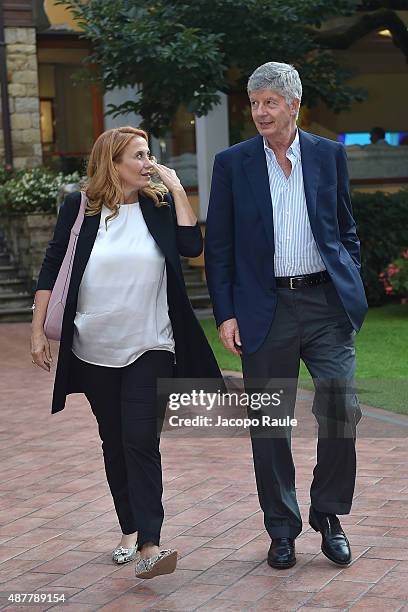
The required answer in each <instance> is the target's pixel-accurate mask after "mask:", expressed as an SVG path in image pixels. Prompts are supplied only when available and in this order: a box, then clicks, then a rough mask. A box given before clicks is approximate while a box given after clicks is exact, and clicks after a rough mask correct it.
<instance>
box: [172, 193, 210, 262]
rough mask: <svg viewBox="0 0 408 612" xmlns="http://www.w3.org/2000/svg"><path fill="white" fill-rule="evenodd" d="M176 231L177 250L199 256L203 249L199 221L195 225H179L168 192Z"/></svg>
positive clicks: (185, 255)
mask: <svg viewBox="0 0 408 612" xmlns="http://www.w3.org/2000/svg"><path fill="white" fill-rule="evenodd" d="M164 199H165V200H166V202H168V203H169V205H170V209H171V213H172V217H173V221H174V225H175V231H176V241H177V250H178V252H179V254H180V255H182V256H183V257H198V256H199V255H201V253H202V251H203V237H202V234H201V229H200V225H199V224H198V222H197V223H196V224H195V225H178V223H177V215H176V207H175V204H174V200H173V196H172V195H171V193H166V195H165V198H164Z"/></svg>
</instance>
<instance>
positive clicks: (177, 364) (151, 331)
mask: <svg viewBox="0 0 408 612" xmlns="http://www.w3.org/2000/svg"><path fill="white" fill-rule="evenodd" d="M152 172H154V173H156V174H158V175H159V176H160V179H161V183H159V184H157V183H152V181H151V178H150V175H151V173H152ZM87 173H88V180H87V183H86V188H85V192H86V196H87V204H86V211H85V217H84V221H83V224H82V227H81V231H80V234H79V236H78V242H77V247H76V252H75V258H74V262H73V268H72V274H71V280H70V286H69V290H68V295H67V301H66V307H65V312H64V319H63V323H62V333H61V342H60V349H59V356H58V365H57V371H56V376H55V382H54V393H53V400H52V412H53V413H55V412H58V411H60V410H63V408H64V406H65V400H66V396H67V395H68V394H69V393H78V392H82V393H84V394H85V396H86V398H87V399H88V401H89V403H90V406H91V409H92V411H93V413H94V415H95V417H96V420H97V423H98V428H99V435H100V437H101V440H102V449H103V457H104V462H105V470H106V475H107V479H108V483H109V487H110V490H111V493H112V497H113V501H114V505H115V509H116V512H117V515H118V520H119V524H120V527H121V530H122V538H121V540H120V543H119V545H118V546H117V548H115V550H114V551H113V553H112V559H113V561H114V562H115V563H126V562H128V561H131V560H133V559H135V558H137V559H138V562H137V565H136V575H137V576H138V577H140V578H153V577H154V576H157V575H159V574H165V573H171V572H173V571H174V570H175V567H176V563H177V552H176V551H174V550H160V549H159V542H160V530H161V526H162V522H163V515H164V513H163V506H162V501H161V497H162V474H161V462H160V452H159V435H158V426H157V424H158V418H160V417H162V416H163V410H164V409H165V407H164V406H163V405H160V402H158V401H157V397H156V387H157V380H158V379H159V378H170V377H172V376H173V375H176V376H178V377H182V378H198V377H205V378H219V377H220V376H221V375H220V371H219V369H218V366H217V363H216V361H215V358H214V355H213V353H212V351H211V348H210V347H209V345H208V343H207V341H206V338H205V336H204V334H203V331H202V329H201V326H200V324H199V323H198V321H197V319H196V318H195V315H194V313H193V310H192V308H191V305H190V302H189V300H188V297H187V293H186V289H185V285H184V280H183V275H182V270H181V264H180V258H179V255H184V256H187V257H196V256H198V255H199V254H200V253H201V251H202V237H201V232H200V228H199V225H198V223H197V219H196V217H195V215H194V213H193V211H192V209H191V207H190V204H189V202H188V199H187V196H186V194H185V191H184V189H183V187H182V185H181V183H180V180H179V179H178V177H177V175H176V173H175V171H174V170H170V169H169V168H166V167H165V166H162V165H160V164H157V163H155V162H154V161H153V160H152V158H151V155H150V151H149V148H148V143H147V135H146V133H145V132H144V131H142V130H140V129H135V128H133V127H122V128H114V129H111V130H107V131H106V132H104V133H103V134H101V136H99V138H98V139H97V140H96V142H95V144H94V146H93V149H92V152H91V155H90V158H89V163H88V171H87ZM80 201H81V195H80V193H79V192H76V193H73V194H70V195H68V196H67V197H66V198H65V200H64V203H63V204H62V206H61V209H60V212H59V215H58V220H57V224H56V227H55V231H54V236H53V239H52V240H51V242H50V244H49V246H48V248H47V251H46V254H45V258H44V262H43V265H42V268H41V271H40V275H39V279H38V283H37V290H36V294H35V303H34V312H33V322H32V337H31V354H32V361H33V363H35V364H36V365H37V366H39V367H40V368H42V369H44V370H47V371H48V372H49V371H50V367H51V361H52V356H51V351H50V345H49V342H48V340H47V338H46V336H45V333H44V321H45V316H46V310H47V305H48V301H49V298H50V295H51V290H52V288H53V286H54V283H55V280H56V277H57V275H58V271H59V269H60V267H61V263H62V260H63V258H64V255H65V252H66V249H67V245H68V241H69V236H70V231H71V228H72V226H73V224H74V221H75V219H76V217H77V214H78V211H79V206H80ZM161 404H163V402H161Z"/></svg>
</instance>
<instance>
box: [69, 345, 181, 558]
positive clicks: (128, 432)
mask: <svg viewBox="0 0 408 612" xmlns="http://www.w3.org/2000/svg"><path fill="white" fill-rule="evenodd" d="M71 357H72V367H73V369H74V372H73V374H74V376H76V377H78V379H79V380H80V381H81V384H82V385H83V386H82V388H83V389H84V390H85V391H84V392H85V396H86V398H87V399H88V401H89V403H90V405H91V408H92V412H93V413H94V415H95V417H96V420H97V422H98V427H99V436H100V438H101V440H102V451H103V458H104V462H105V471H106V476H107V479H108V483H109V488H110V490H111V493H112V497H113V502H114V505H115V509H116V513H117V516H118V519H119V524H120V526H121V529H122V533H124V534H130V533H134V532H135V531H137V532H138V547H139V549H140V548H141V547H142V546H143V544H145V543H146V542H152V543H154V544H157V545H159V542H160V531H161V526H162V523H163V517H164V512H163V505H162V493H163V486H162V470H161V458H160V451H159V444H160V435H159V432H158V418H162V417H163V415H164V412H165V408H166V406H165V405H163V402H162V405H160V404H159V402H158V400H157V393H156V391H157V379H159V378H171V377H172V376H173V362H174V355H173V354H172V353H171V352H169V351H161V350H157V351H147V352H146V353H144V354H143V355H141V357H139V358H138V359H137V360H136V361H134V362H133V363H131V364H130V365H128V366H125V367H123V368H109V367H104V366H97V365H92V364H89V363H87V362H85V361H82V360H80V359H78V358H77V357H76V356H75V355H74V354H73V353H71Z"/></svg>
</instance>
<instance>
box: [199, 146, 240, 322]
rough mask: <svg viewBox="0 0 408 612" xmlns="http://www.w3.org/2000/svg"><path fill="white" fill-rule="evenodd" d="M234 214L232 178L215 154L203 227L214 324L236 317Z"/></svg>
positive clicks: (206, 268) (206, 269)
mask: <svg viewBox="0 0 408 612" xmlns="http://www.w3.org/2000/svg"><path fill="white" fill-rule="evenodd" d="M234 270H235V263H234V215H233V195H232V189H231V179H230V176H229V174H228V171H227V169H226V167H225V166H224V165H223V163H222V161H221V159H220V157H219V154H218V155H216V156H215V160H214V168H213V175H212V182H211V193H210V202H209V206H208V214H207V224H206V230H205V271H206V276H207V284H208V290H209V292H210V297H211V301H212V305H213V311H214V317H215V322H216V324H217V327H219V326H220V325H221V323H223V321H226V320H227V319H233V318H235V312H234V302H233V295H232V285H233V279H234Z"/></svg>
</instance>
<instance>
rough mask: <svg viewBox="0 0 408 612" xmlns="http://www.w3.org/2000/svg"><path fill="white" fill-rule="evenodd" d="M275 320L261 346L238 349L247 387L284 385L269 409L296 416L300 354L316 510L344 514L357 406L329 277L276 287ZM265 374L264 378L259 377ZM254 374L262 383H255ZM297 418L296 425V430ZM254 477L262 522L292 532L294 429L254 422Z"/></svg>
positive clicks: (347, 344) (342, 319) (296, 522)
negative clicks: (312, 420) (310, 419)
mask: <svg viewBox="0 0 408 612" xmlns="http://www.w3.org/2000/svg"><path fill="white" fill-rule="evenodd" d="M277 291H278V302H277V309H276V313H275V317H274V320H273V322H272V325H271V328H270V330H269V333H268V335H267V337H266V339H265V341H264V342H263V344H262V345H261V347H260V348H259V349H258V350H257V351H256V352H255V353H252V354H243V356H242V366H243V375H244V384H245V388H246V391H247V392H248V393H252V392H254V390H255V389H256V391H258V392H259V391H262V390H265V389H266V384H265V381H269V382H272V387H271V386H270V384H268V390H271V388H272V389H273V387H274V386H275V387H276V389H279V390H283V391H284V393H283V394H282V403H281V405H280V407H279V409H276V408H275V409H274V408H271V409H270V411H269V412H268V414H272V416H274V414H273V413H275V416H284V415H288V416H290V417H293V416H294V408H295V401H296V388H297V379H298V375H299V365H300V359H302V360H303V362H304V363H305V365H306V367H307V369H308V370H309V372H310V374H311V376H312V377H313V381H314V385H315V398H314V403H313V409H312V411H313V414H314V416H315V417H316V420H317V427H318V443H317V464H316V466H315V468H314V471H313V482H312V485H311V490H310V497H311V503H312V505H313V507H314V508H315V509H316V510H319V511H321V512H327V513H332V514H348V513H349V512H350V509H351V504H352V499H353V493H354V486H355V476H356V453H355V436H356V425H357V423H358V421H359V420H360V418H361V410H360V407H359V404H358V400H357V396H356V394H355V390H354V372H355V348H354V336H355V333H356V332H355V331H354V330H353V328H352V325H351V323H350V321H349V319H348V317H347V315H346V313H345V311H344V308H343V306H342V304H341V302H340V299H339V297H338V294H337V292H336V289H335V287H334V285H333V283H331V282H329V283H326V284H322V285H319V286H317V287H311V288H307V289H295V290H291V289H278V290H277ZM261 379H262V382H261ZM257 381H259V383H257ZM301 427H302V423H299V424H298V433H299V434H300V435H302V433H301ZM251 441H252V451H253V458H254V466H255V476H256V483H257V488H258V495H259V501H260V505H261V508H262V510H263V512H264V522H265V527H266V529H267V531H268V533H269V535H270V536H271V538H277V537H291V538H295V537H296V536H297V535H299V533H301V531H302V520H301V516H300V512H299V506H298V503H297V500H296V491H295V466H294V463H293V458H292V452H291V428H290V427H289V428H288V427H286V428H283V429H280V430H279V429H277V430H274V431H271V428H268V430H266V428H262V427H261V428H252V429H251Z"/></svg>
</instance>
